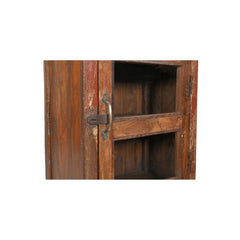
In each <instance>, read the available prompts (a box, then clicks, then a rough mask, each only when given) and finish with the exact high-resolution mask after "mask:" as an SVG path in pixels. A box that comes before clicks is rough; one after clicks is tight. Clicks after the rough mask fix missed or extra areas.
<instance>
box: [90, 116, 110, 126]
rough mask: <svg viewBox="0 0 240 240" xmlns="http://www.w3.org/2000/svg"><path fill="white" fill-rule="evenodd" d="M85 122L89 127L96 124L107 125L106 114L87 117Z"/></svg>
mask: <svg viewBox="0 0 240 240" xmlns="http://www.w3.org/2000/svg"><path fill="white" fill-rule="evenodd" d="M87 122H88V123H89V124H90V125H98V124H108V115H107V114H101V115H98V114H92V115H90V116H89V117H88V119H87Z"/></svg>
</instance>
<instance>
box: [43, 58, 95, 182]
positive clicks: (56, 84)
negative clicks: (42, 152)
mask: <svg viewBox="0 0 240 240" xmlns="http://www.w3.org/2000/svg"><path fill="white" fill-rule="evenodd" d="M44 71H45V139H46V140H45V141H46V177H47V179H96V178H97V177H98V166H97V161H98V149H97V148H98V146H97V135H98V132H97V127H96V126H89V125H88V124H87V122H86V119H87V117H88V116H89V114H91V113H97V92H98V90H97V62H96V61H87V62H83V61H45V62H44Z"/></svg>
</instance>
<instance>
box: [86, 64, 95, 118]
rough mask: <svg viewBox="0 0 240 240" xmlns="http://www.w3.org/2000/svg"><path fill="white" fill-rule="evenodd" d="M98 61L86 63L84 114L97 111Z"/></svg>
mask: <svg viewBox="0 0 240 240" xmlns="http://www.w3.org/2000/svg"><path fill="white" fill-rule="evenodd" d="M96 69H97V61H84V78H85V79H86V83H87V84H86V85H85V92H84V95H85V98H86V103H85V105H84V112H85V113H86V112H88V111H89V110H90V111H91V110H94V109H97V105H98V104H97V100H98V99H97V81H96V79H97V71H96Z"/></svg>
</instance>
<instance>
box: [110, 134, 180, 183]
mask: <svg viewBox="0 0 240 240" xmlns="http://www.w3.org/2000/svg"><path fill="white" fill-rule="evenodd" d="M114 156H115V178H116V179H166V178H172V177H174V176H175V133H167V134H160V135H155V136H149V137H142V138H135V139H128V140H121V141H116V142H115V143H114Z"/></svg>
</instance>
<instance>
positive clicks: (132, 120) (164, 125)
mask: <svg viewBox="0 0 240 240" xmlns="http://www.w3.org/2000/svg"><path fill="white" fill-rule="evenodd" d="M181 127H182V116H181V114H180V113H167V114H150V115H139V116H131V117H116V118H114V122H113V139H114V140H123V139H130V138H136V137H143V136H150V135H155V134H162V133H168V132H174V131H177V130H179V129H180V128H181Z"/></svg>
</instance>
